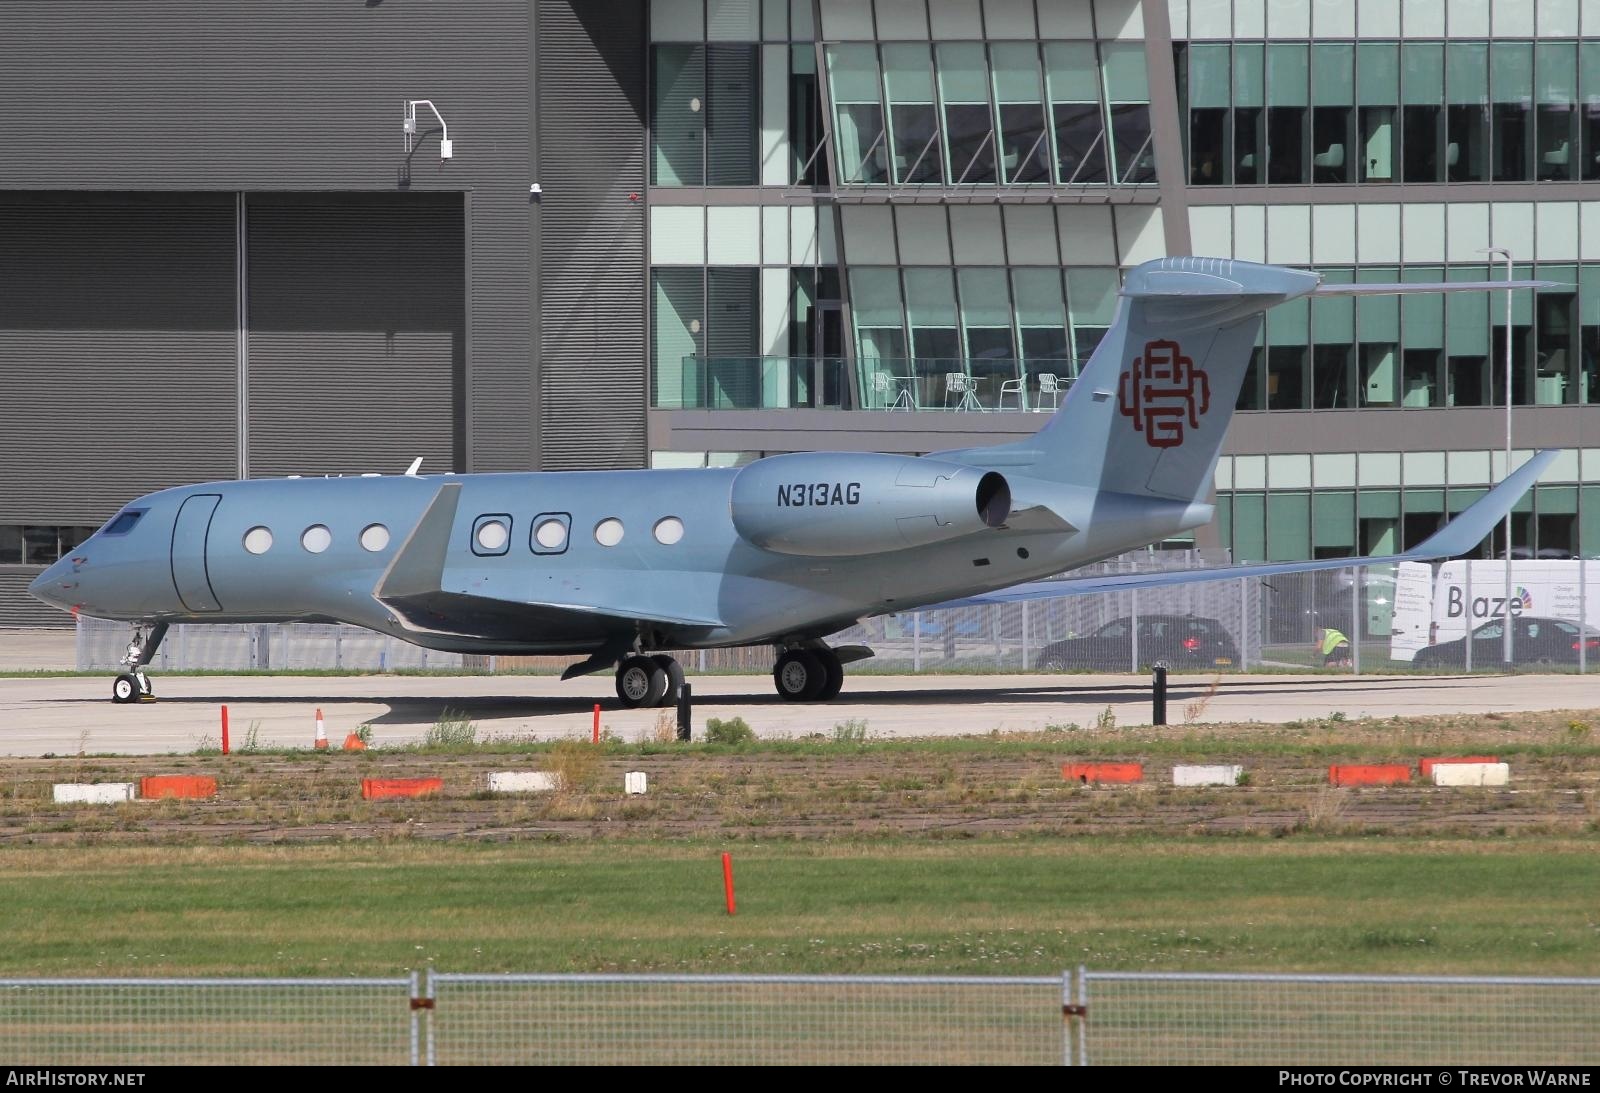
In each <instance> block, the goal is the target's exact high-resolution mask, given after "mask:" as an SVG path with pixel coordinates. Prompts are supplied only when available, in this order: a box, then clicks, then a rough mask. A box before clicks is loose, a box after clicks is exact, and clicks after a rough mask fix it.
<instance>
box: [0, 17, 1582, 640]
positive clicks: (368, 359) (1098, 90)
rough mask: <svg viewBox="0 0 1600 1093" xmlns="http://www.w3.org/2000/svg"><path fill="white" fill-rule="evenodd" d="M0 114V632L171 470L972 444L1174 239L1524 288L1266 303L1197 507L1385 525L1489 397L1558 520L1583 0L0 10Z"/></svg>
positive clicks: (332, 470) (608, 459) (619, 460)
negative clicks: (1538, 476) (1542, 453)
mask: <svg viewBox="0 0 1600 1093" xmlns="http://www.w3.org/2000/svg"><path fill="white" fill-rule="evenodd" d="M0 118H3V126H4V128H3V135H4V140H3V144H0V378H3V380H4V396H3V397H0V484H3V485H0V625H39V624H66V623H67V621H68V620H67V619H66V618H65V617H64V616H60V615H58V614H56V613H54V612H52V611H50V610H49V609H47V608H45V607H44V606H43V605H41V604H37V603H34V602H33V601H32V600H30V599H29V598H28V597H27V596H26V594H25V592H24V589H25V587H26V585H27V583H28V582H29V581H30V580H31V579H32V578H33V577H34V576H36V575H37V574H38V573H39V572H40V571H41V570H42V568H43V566H44V565H46V564H48V563H49V562H51V561H54V560H55V559H56V558H57V557H59V556H60V555H61V554H62V553H63V552H65V551H69V550H70V549H71V548H72V546H73V545H75V544H76V543H77V542H78V541H80V540H81V539H82V538H83V537H85V536H87V534H88V533H89V532H90V531H91V530H92V529H93V528H94V527H95V526H97V525H98V524H100V523H102V522H103V521H104V520H105V519H106V518H108V517H109V516H110V515H112V514H113V513H114V512H115V511H116V509H117V507H118V506H119V505H120V504H122V503H123V502H125V501H127V500H128V499H130V498H132V497H134V496H137V495H139V494H141V493H145V492H148V491H150V490H153V489H157V488H161V487H165V486H170V485H175V484H179V483H183V482H190V481H200V480H206V479H219V478H235V477H263V476H282V475H294V474H298V475H308V476H309V475H322V474H359V473H365V472H382V473H398V472H400V471H401V470H403V469H404V468H405V467H406V466H407V465H408V464H409V463H410V462H411V461H412V460H413V459H414V458H416V457H418V456H421V457H423V460H424V463H423V470H424V472H427V471H444V470H456V471H501V470H540V469H542V470H562V469H581V468H620V467H640V466H650V465H654V466H670V467H682V466H704V465H725V464H731V463H736V462H739V461H743V460H747V459H750V458H753V457H755V456H757V455H760V454H765V453H771V452H784V451H796V450H806V449H815V448H846V449H856V450H889V451H901V452H927V451H934V450H938V449H943V448H955V447H961V446H965V445H968V444H973V443H991V442H995V441H999V440H1004V439H1012V438H1015V437H1020V436H1022V435H1024V434H1026V433H1028V432H1031V431H1032V430H1033V429H1035V428H1037V427H1038V425H1039V424H1040V423H1041V422H1042V420H1043V418H1042V416H1041V415H1040V414H1039V413H1038V411H1047V410H1048V409H1050V408H1051V407H1052V406H1054V405H1056V404H1057V403H1058V402H1059V400H1060V398H1061V397H1062V396H1063V395H1064V394H1065V392H1066V391H1067V390H1069V389H1070V387H1071V384H1072V381H1073V378H1074V377H1075V375H1076V372H1077V367H1078V362H1079V361H1082V360H1084V359H1086V358H1087V355H1088V354H1089V352H1091V351H1092V349H1093V348H1094V346H1095V344H1096V342H1097V340H1098V338H1099V337H1100V336H1101V334H1102V333H1103V331H1104V330H1105V328H1106V326H1107V325H1108V324H1109V322H1110V320H1111V317H1112V314H1113V311H1114V308H1115V302H1116V291H1117V287H1118V284H1119V278H1120V276H1121V274H1122V272H1123V271H1124V270H1126V269H1128V268H1130V267H1132V266H1134V265H1137V264H1138V263H1140V262H1143V261H1145V260H1147V259H1150V258H1155V257H1160V256H1162V255H1180V254H1197V255H1209V256H1220V257H1236V258H1241V259H1249V260H1254V261H1269V262H1276V263H1284V264H1289V265H1298V266H1310V267H1314V268H1316V269H1318V270H1321V271H1323V272H1325V273H1326V274H1327V276H1328V278H1329V279H1330V280H1335V281H1344V282H1352V281H1353V282H1361V281H1375V282H1382V281H1394V280H1417V281H1438V280H1482V279H1486V278H1489V277H1499V276H1504V275H1505V273H1506V260H1505V255H1504V254H1489V253H1485V252H1486V250H1487V249H1488V248H1503V249H1504V251H1505V252H1508V253H1509V256H1510V262H1511V263H1512V265H1513V267H1514V272H1515V274H1516V275H1517V276H1529V275H1536V276H1539V277H1544V278H1548V279H1550V280H1554V281H1559V282H1562V283H1563V286H1564V287H1563V288H1561V289H1558V290H1555V291H1548V292H1544V293H1541V294H1539V295H1538V296H1537V297H1534V296H1533V295H1532V294H1531V293H1528V292H1521V293H1517V294H1515V296H1514V298H1513V301H1512V308H1511V315H1510V325H1509V330H1508V327H1507V317H1506V313H1505V306H1504V301H1503V300H1502V299H1501V298H1499V296H1498V295H1497V296H1495V297H1493V298H1491V297H1490V296H1489V295H1488V294H1472V293H1466V294H1459V295H1452V296H1450V297H1449V298H1448V299H1445V298H1442V297H1407V298H1405V299H1404V300H1403V301H1402V300H1399V299H1396V298H1392V297H1390V298H1382V297H1368V298H1359V299H1351V298H1319V299H1317V300H1315V301H1305V300H1302V301H1299V302H1297V303H1295V304H1291V305H1288V306H1286V307H1283V308H1280V309H1278V310H1276V311H1274V312H1272V313H1270V315H1269V316H1268V321H1267V324H1266V328H1265V332H1264V335H1263V338H1262V341H1261V343H1260V344H1259V345H1258V347H1257V349H1256V352H1255V358H1254V362H1253V365H1252V368H1251V371H1250V375H1249V378H1248V379H1247V381H1246V386H1245V389H1244V391H1243V393H1242V395H1241V396H1240V403H1239V408H1240V410H1241V411H1242V412H1241V413H1240V414H1239V415H1238V416H1237V417H1235V419H1234V424H1233V427H1232V432H1231V435H1230V439H1229V443H1228V447H1227V449H1226V453H1225V455H1224V457H1223V459H1222V461H1221V463H1220V465H1219V467H1218V470H1217V478H1216V496H1217V506H1218V508H1217V513H1218V517H1217V521H1216V523H1215V525H1214V526H1213V527H1211V528H1208V529H1205V530H1204V531H1202V532H1201V533H1200V540H1199V541H1200V544H1201V545H1208V546H1209V545H1220V546H1222V547H1226V548H1230V549H1231V550H1232V552H1233V555H1234V557H1235V558H1236V559H1238V560H1240V561H1245V560H1263V559H1293V558H1303V557H1312V556H1316V557H1338V556H1345V555H1350V554H1356V553H1386V552H1391V551H1394V550H1398V549H1401V548H1403V547H1406V546H1409V545H1413V544H1415V543H1416V542H1418V541H1420V540H1421V539H1422V538H1423V537H1425V536H1426V535H1427V534H1429V533H1430V532H1432V531H1433V530H1434V529H1435V528H1436V527H1437V526H1438V525H1439V524H1440V522H1441V521H1442V520H1443V519H1444V518H1445V517H1446V516H1447V515H1448V514H1450V513H1453V512H1456V511H1459V510H1460V509H1461V508H1463V507H1464V506H1465V505H1467V504H1468V503H1470V502H1471V501H1472V500H1474V499H1475V498H1477V497H1478V496H1480V495H1481V494H1482V493H1483V492H1484V490H1485V489H1486V488H1487V486H1488V485H1489V484H1490V483H1491V482H1493V481H1497V480H1498V479H1499V477H1500V476H1501V475H1503V474H1504V473H1505V470H1504V461H1505V457H1504V454H1503V448H1504V445H1505V443H1506V429H1507V414H1506V401H1507V391H1508V389H1509V393H1510V403H1511V407H1512V412H1511V414H1510V420H1511V426H1510V427H1511V433H1512V437H1513V440H1512V443H1513V445H1514V447H1515V448H1516V449H1517V452H1518V454H1520V453H1521V452H1523V451H1524V450H1526V449H1529V448H1532V447H1535V446H1538V447H1560V448H1565V449H1568V453H1567V454H1566V455H1565V456H1563V458H1562V459H1561V460H1560V461H1559V462H1558V463H1557V464H1556V466H1555V468H1554V469H1553V470H1552V472H1551V473H1550V474H1548V475H1547V476H1546V479H1545V481H1544V482H1543V483H1542V484H1541V485H1540V486H1538V487H1537V488H1536V489H1535V490H1534V491H1533V492H1532V493H1531V494H1530V495H1529V497H1528V498H1527V499H1526V500H1525V501H1524V502H1523V504H1522V506H1521V511H1519V513H1518V514H1517V515H1516V516H1515V518H1514V528H1513V543H1512V544H1511V545H1512V549H1513V551H1514V552H1515V553H1521V552H1523V551H1526V552H1528V553H1529V554H1530V555H1534V556H1544V557H1571V556H1574V555H1586V556H1596V555H1600V422H1597V419H1596V414H1597V411H1596V410H1595V409H1594V408H1593V406H1592V404H1594V403H1596V402H1600V0H1494V2H1493V3H1492V4H1491V2H1490V0H1406V2H1405V3H1404V4H1400V3H1397V2H1395V0H1271V2H1270V3H1269V2H1268V0H1092V2H1091V0H870V2H869V0H451V2H449V3H445V2H442V0H434V2H427V0H364V3H357V2H355V0H350V2H347V3H340V4H330V3H326V2H324V0H283V2H278V3H273V4H262V5H218V4H205V3H201V2H200V0H148V2H145V3H141V4H137V5H132V4H120V3H114V2H111V0H71V2H61V0H10V2H8V3H7V4H6V5H5V11H4V13H3V19H0ZM408 119H411V120H410V121H409V122H408ZM446 139H448V141H449V146H448V151H449V157H448V158H447V159H442V158H441V152H443V151H444V150H445V145H444V141H445V140H446ZM1508 334H1509V339H1508ZM1508 340H1509V346H1510V368H1509V376H1508V370H1507V359H1508V358H1507V343H1508ZM1514 458H1515V456H1514ZM1503 549H1504V545H1503V544H1499V543H1491V542H1486V543H1485V544H1484V546H1483V548H1482V551H1483V554H1484V556H1486V557H1488V556H1492V555H1493V554H1495V553H1498V552H1499V551H1501V550H1503Z"/></svg>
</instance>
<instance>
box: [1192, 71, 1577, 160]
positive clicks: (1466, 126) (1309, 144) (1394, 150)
mask: <svg viewBox="0 0 1600 1093" xmlns="http://www.w3.org/2000/svg"><path fill="white" fill-rule="evenodd" d="M1174 60H1175V64H1176V70H1177V74H1178V83H1177V86H1178V105H1179V113H1180V116H1181V117H1182V118H1183V120H1184V132H1185V143H1186V153H1187V164H1188V180H1189V184H1190V185H1192V186H1250V185H1262V184H1272V185H1316V184H1341V183H1396V182H1420V183H1447V182H1473V183H1481V182H1533V181H1539V182H1578V181H1594V180H1596V179H1600V143H1597V141H1600V42H1592V41H1590V42H1580V41H1576V40H1570V41H1546V40H1540V41H1503V40H1494V41H1488V40H1484V41H1470V40H1466V41H1464V40H1449V41H1369V40H1362V41H1354V40H1351V41H1321V40H1319V41H1306V42H1278V41H1269V42H1260V41H1242V40H1241V41H1220V42H1179V43H1177V44H1175V46H1174Z"/></svg>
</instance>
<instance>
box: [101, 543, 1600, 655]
mask: <svg viewBox="0 0 1600 1093" xmlns="http://www.w3.org/2000/svg"><path fill="white" fill-rule="evenodd" d="M1225 564H1227V558H1226V557H1225V556H1222V555H1219V554H1214V553H1210V552H1202V551H1155V552H1140V553H1136V554H1130V555H1127V556H1126V557H1124V558H1121V559H1117V560H1114V561H1108V562H1102V563H1098V564H1096V565H1093V566H1087V567H1084V568H1082V569H1077V570H1074V571H1073V572H1072V573H1071V576H1072V577H1074V578H1078V577H1090V576H1101V575H1118V574H1137V573H1148V572H1162V571H1169V570H1178V569H1193V568H1209V567H1214V566H1218V565H1225ZM1512 564H1513V572H1512V594H1511V595H1510V596H1509V597H1508V596H1507V595H1506V594H1505V591H1504V588H1505V583H1506V582H1505V579H1504V576H1503V574H1504V566H1505V563H1504V562H1492V561H1477V562H1472V563H1470V564H1468V563H1465V562H1448V563H1445V564H1443V565H1442V566H1438V565H1436V566H1428V565H1423V564H1410V563H1408V564H1406V565H1401V566H1371V567H1363V568H1350V569H1336V570H1329V571H1325V572H1318V573H1294V574H1286V575H1283V576H1275V577H1269V578H1248V577H1246V578H1238V577H1236V578H1229V579H1226V580H1220V581H1203V582H1196V583H1193V584H1183V585H1172V586H1167V587H1162V588H1144V589H1138V590H1134V591H1125V592H1103V593H1096V594H1092V595H1070V596H1060V597H1050V598H1045V599H1038V600H1032V601H1028V602H1023V603H1009V604H1000V605H993V606H983V607H964V608H956V609H952V610H944V611H912V612H906V613H903V614H898V615H887V616H882V617H879V618H873V619H868V620H866V621H865V622H863V623H861V624H859V625H856V626H853V627H851V628H850V629H848V630H844V631H842V632H840V633H838V634H835V635H833V636H831V637H830V638H829V639H828V640H829V642H830V644H833V645H866V646H870V647H871V648H872V649H873V651H874V653H875V654H876V655H875V656H874V657H873V658H872V659H871V660H867V661H863V662H859V663H857V664H853V665H852V666H851V669H850V670H851V672H852V673H859V672H894V673H904V672H942V671H950V672H973V671H989V672H1056V671H1093V672H1136V671H1141V670H1143V669H1144V668H1145V667H1146V666H1148V665H1151V664H1154V663H1156V662H1158V661H1162V662H1165V663H1166V664H1167V665H1168V666H1169V667H1171V668H1172V669H1173V670H1175V671H1180V672H1185V671H1186V672H1204V673H1207V674H1211V673H1217V672H1238V671H1250V670H1263V669H1264V670H1276V671H1292V670H1302V671H1303V670H1319V671H1320V670H1325V669H1331V670H1335V671H1346V672H1354V673H1361V672H1387V671H1397V670H1430V671H1440V672H1460V671H1463V670H1469V669H1487V670H1503V667H1504V663H1505V659H1504V644H1503V630H1504V626H1503V623H1504V619H1505V617H1506V615H1507V614H1508V613H1509V615H1510V617H1511V618H1512V627H1511V629H1512V639H1513V646H1512V654H1513V655H1512V663H1513V664H1514V665H1515V666H1516V667H1517V668H1521V669H1537V670H1539V671H1552V670H1554V671H1586V670H1588V667H1589V663H1590V662H1591V661H1594V660H1597V659H1600V565H1590V564H1587V563H1585V562H1584V561H1581V560H1561V561H1550V560H1543V559H1539V560H1515V561H1514V562H1513V563H1512ZM1590 582H1594V587H1593V588H1591V587H1590ZM1591 593H1593V594H1592V595H1591ZM1508 604H1509V607H1508V606H1507V605H1508ZM1469 630H1470V631H1471V634H1472V637H1471V639H1470V640H1468V637H1467V635H1468V631H1469ZM130 633H131V631H130V629H129V627H128V626H127V624H125V623H112V622H106V621H104V620H100V619H90V618H80V619H79V620H78V634H77V660H78V667H79V668H80V669H84V670H106V669H112V668H114V667H115V666H116V665H117V663H118V662H119V661H120V660H121V658H122V656H123V654H124V653H125V652H126V649H127V642H128V638H129V636H130ZM573 659H574V658H570V657H566V658H558V657H492V656H466V657H464V656H461V655H459V654H454V653H439V652H430V651H429V650H426V649H421V648H418V647H417V646H414V645H410V644H408V643H406V642H403V641H400V640H398V639H396V638H393V637H389V636H387V635H383V634H376V633H373V632H371V631H368V630H363V629H361V628H359V627H354V626H339V625H314V624H292V625H238V624H216V625H193V626H190V625H180V626H174V627H172V629H171V631H170V632H169V633H168V635H167V638H166V640H165V641H164V642H163V643H162V646H161V648H160V650H159V651H158V652H157V654H156V658H155V661H154V664H153V665H152V667H153V668H154V669H155V670H157V671H162V670H168V671H171V670H178V671H183V670H192V669H207V668H209V669H223V670H227V669H234V670H238V669H281V670H295V669H328V668H347V669H355V670H364V671H384V670H388V669H396V668H436V669H441V670H447V671H448V670H453V669H463V668H466V669H472V670H479V671H483V670H487V671H496V670H510V669H530V668H531V669H534V670H547V671H550V672H552V673H553V672H557V671H559V670H560V669H561V668H563V667H565V666H566V665H567V664H570V663H572V661H573ZM681 659H682V661H683V663H684V665H685V667H687V668H689V669H690V670H692V671H702V672H704V671H716V670H741V669H742V670H748V671H762V672H764V671H767V670H769V669H770V668H771V667H772V650H771V649H770V648H768V647H765V646H761V647H753V648H741V649H710V650H692V651H688V652H685V653H683V654H681Z"/></svg>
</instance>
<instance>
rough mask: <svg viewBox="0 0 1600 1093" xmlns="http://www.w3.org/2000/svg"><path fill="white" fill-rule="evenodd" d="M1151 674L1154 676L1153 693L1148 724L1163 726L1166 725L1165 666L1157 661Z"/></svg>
mask: <svg viewBox="0 0 1600 1093" xmlns="http://www.w3.org/2000/svg"><path fill="white" fill-rule="evenodd" d="M1152 674H1153V676H1154V679H1153V680H1152V687H1153V688H1154V692H1155V693H1154V694H1153V696H1152V703H1151V706H1152V708H1151V711H1150V713H1151V717H1150V723H1151V724H1152V725H1165V724H1166V723H1167V666H1166V665H1165V664H1164V663H1162V662H1161V661H1157V662H1156V665H1155V668H1154V669H1153V670H1152Z"/></svg>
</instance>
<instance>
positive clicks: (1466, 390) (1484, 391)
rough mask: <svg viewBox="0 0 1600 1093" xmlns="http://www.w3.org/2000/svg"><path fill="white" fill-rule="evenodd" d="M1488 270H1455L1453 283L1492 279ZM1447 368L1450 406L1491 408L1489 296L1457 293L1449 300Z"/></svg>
mask: <svg viewBox="0 0 1600 1093" xmlns="http://www.w3.org/2000/svg"><path fill="white" fill-rule="evenodd" d="M1488 272H1489V271H1488V269H1487V268H1486V267H1484V266H1453V267H1451V268H1450V269H1449V270H1448V271H1446V274H1445V279H1446V280H1449V281H1476V280H1482V279H1483V278H1484V277H1486V276H1487V275H1488ZM1444 314H1445V368H1446V372H1447V379H1448V383H1449V390H1448V392H1447V399H1446V401H1447V405H1450V406H1487V405H1489V402H1488V401H1487V400H1488V387H1487V383H1488V377H1487V368H1488V362H1489V295H1488V293H1483V292H1453V293H1451V294H1450V295H1449V296H1447V297H1446V298H1445V302H1444Z"/></svg>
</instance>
